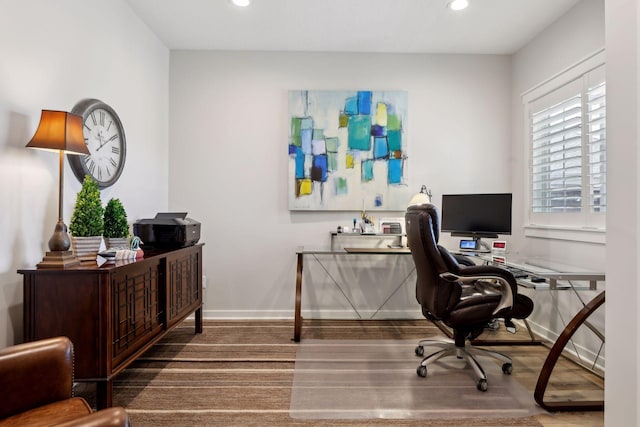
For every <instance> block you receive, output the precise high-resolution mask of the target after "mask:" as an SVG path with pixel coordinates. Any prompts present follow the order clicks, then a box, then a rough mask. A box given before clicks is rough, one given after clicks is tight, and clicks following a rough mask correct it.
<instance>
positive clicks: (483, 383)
mask: <svg viewBox="0 0 640 427" xmlns="http://www.w3.org/2000/svg"><path fill="white" fill-rule="evenodd" d="M476 388H477V389H478V390H480V391H487V390H488V389H489V384H487V380H485V379H481V380H478V384H476Z"/></svg>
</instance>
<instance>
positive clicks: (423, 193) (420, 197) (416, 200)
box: [409, 185, 431, 206]
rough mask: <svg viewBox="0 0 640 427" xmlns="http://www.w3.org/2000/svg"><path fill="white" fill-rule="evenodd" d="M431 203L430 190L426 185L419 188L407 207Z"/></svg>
mask: <svg viewBox="0 0 640 427" xmlns="http://www.w3.org/2000/svg"><path fill="white" fill-rule="evenodd" d="M429 203H431V190H428V189H427V186H426V185H423V186H422V187H421V188H420V192H419V193H417V194H416V195H415V196H413V197H412V198H411V200H410V201H409V206H419V205H425V204H429Z"/></svg>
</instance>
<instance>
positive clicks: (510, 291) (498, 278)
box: [440, 266, 517, 315]
mask: <svg viewBox="0 0 640 427" xmlns="http://www.w3.org/2000/svg"><path fill="white" fill-rule="evenodd" d="M463 272H464V275H459V274H454V273H451V272H444V273H442V274H440V277H441V278H442V279H444V280H446V281H448V282H462V283H465V282H475V281H477V280H482V281H485V282H486V283H489V284H492V285H495V287H496V288H498V290H499V291H500V295H501V296H500V302H499V303H498V305H497V306H496V308H495V309H494V310H493V314H494V315H495V314H497V313H498V312H500V310H503V309H505V308H511V307H513V301H514V298H515V294H516V293H517V288H516V287H517V284H516V282H515V279H514V278H513V276H512V275H511V273H509V272H507V271H502V270H501V269H498V268H496V267H488V266H477V267H467V268H465V269H464V270H463ZM509 276H511V279H512V280H511V281H510V280H509Z"/></svg>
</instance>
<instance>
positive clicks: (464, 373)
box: [289, 340, 545, 419]
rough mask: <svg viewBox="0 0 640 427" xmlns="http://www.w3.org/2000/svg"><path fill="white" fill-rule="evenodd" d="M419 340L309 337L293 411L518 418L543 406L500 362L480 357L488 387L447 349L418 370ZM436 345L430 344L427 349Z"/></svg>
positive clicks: (301, 351) (300, 358)
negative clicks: (447, 353) (478, 382)
mask: <svg viewBox="0 0 640 427" xmlns="http://www.w3.org/2000/svg"><path fill="white" fill-rule="evenodd" d="M415 346H416V342H415V341H399V340H380V341H378V340H375V341H371V340H306V341H304V342H303V343H301V344H300V345H299V347H298V349H297V352H296V362H295V370H294V376H293V387H292V393H291V405H290V413H289V415H290V416H291V417H292V418H296V419H365V418H368V419H374V418H382V419H426V418H428V419H450V418H483V419H487V418H519V417H530V416H533V415H536V414H539V413H543V412H545V411H544V410H542V409H541V408H539V407H538V406H537V405H536V404H535V402H534V399H533V394H532V393H531V392H530V391H527V390H526V389H525V388H524V387H523V386H522V385H520V384H519V383H518V381H517V379H516V376H517V375H516V372H517V366H514V375H505V374H503V373H502V370H501V365H500V364H499V362H497V361H495V360H493V359H491V358H484V357H480V358H479V359H478V360H479V361H480V363H481V365H482V366H483V368H484V370H485V372H486V374H487V376H488V383H489V389H488V391H486V392H481V391H478V390H477V389H476V380H475V376H474V374H473V371H472V370H471V368H470V367H468V366H466V363H465V362H464V361H461V360H457V359H455V358H452V357H449V358H445V359H441V361H438V362H436V363H435V364H432V365H430V366H429V370H428V374H427V377H426V378H422V377H419V376H418V375H417V374H416V368H417V367H418V364H419V362H420V360H421V358H420V357H418V356H416V355H415V352H414V349H415ZM430 350H432V351H435V350H436V349H435V348H433V349H431V348H428V347H425V354H429V353H430V352H431V351H430Z"/></svg>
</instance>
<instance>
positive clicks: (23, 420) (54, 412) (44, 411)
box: [0, 397, 91, 427]
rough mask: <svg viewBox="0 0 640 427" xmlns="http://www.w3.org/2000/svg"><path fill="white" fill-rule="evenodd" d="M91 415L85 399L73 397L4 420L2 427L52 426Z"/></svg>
mask: <svg viewBox="0 0 640 427" xmlns="http://www.w3.org/2000/svg"><path fill="white" fill-rule="evenodd" d="M90 413H91V407H90V406H89V404H88V403H87V402H86V401H85V400H84V399H83V398H81V397H72V398H70V399H66V400H61V401H59V402H54V403H50V404H48V405H44V406H40V407H38V408H34V409H31V410H29V411H27V412H22V413H20V414H16V415H13V416H11V417H8V418H5V419H2V420H0V426H1V427H8V426H34V427H35V426H51V425H55V424H59V423H62V422H65V421H70V420H73V419H75V418H78V417H81V416H84V415H87V414H90Z"/></svg>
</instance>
